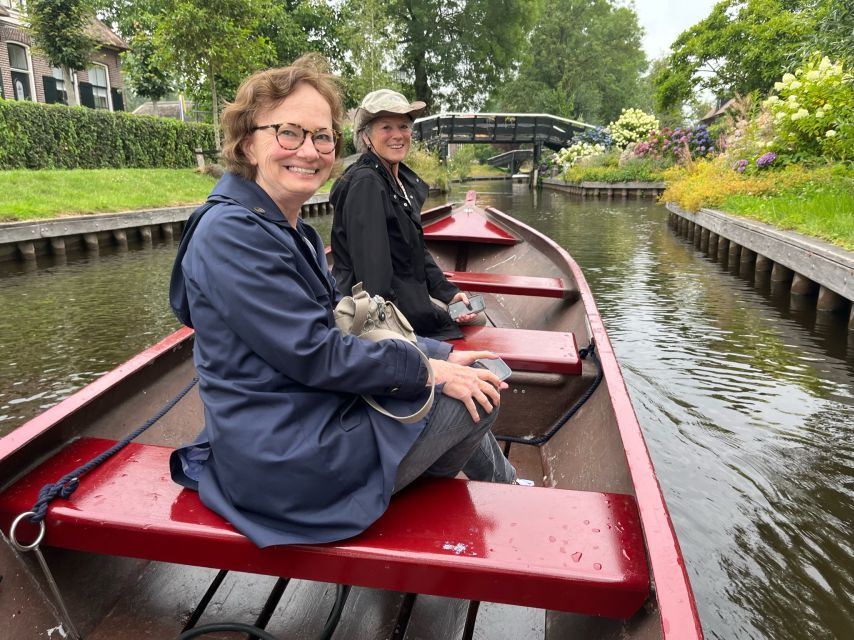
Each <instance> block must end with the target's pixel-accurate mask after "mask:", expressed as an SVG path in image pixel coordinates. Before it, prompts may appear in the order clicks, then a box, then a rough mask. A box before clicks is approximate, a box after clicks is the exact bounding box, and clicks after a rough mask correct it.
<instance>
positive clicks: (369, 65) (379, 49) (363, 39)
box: [341, 0, 407, 105]
mask: <svg viewBox="0 0 854 640" xmlns="http://www.w3.org/2000/svg"><path fill="white" fill-rule="evenodd" d="M341 21H342V22H343V23H345V24H347V25H348V28H347V33H346V34H345V35H344V41H345V45H346V47H347V50H348V53H349V56H348V58H349V61H350V66H349V67H348V68H347V69H346V70H345V76H346V93H347V103H348V104H351V105H356V104H358V103H359V101H360V100H361V99H362V97H363V96H364V95H365V94H367V93H369V92H371V91H374V90H376V89H395V90H397V91H402V92H403V93H406V92H407V88H406V87H403V86H402V85H401V82H400V79H401V78H400V73H399V71H398V69H399V68H400V64H401V62H400V55H399V52H398V50H397V49H398V47H397V43H398V42H399V41H400V39H401V37H402V36H401V34H400V33H399V28H398V25H397V24H396V23H395V22H393V21H392V20H391V19H390V18H389V15H388V11H387V8H386V2H385V0H361V2H358V3H356V2H351V3H349V4H347V5H345V6H344V8H343V10H342V15H341Z"/></svg>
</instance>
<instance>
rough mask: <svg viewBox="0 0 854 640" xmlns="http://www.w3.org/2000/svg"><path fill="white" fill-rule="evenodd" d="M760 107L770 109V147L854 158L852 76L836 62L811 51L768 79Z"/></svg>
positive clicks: (802, 154) (795, 153) (796, 153)
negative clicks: (770, 84)
mask: <svg viewBox="0 0 854 640" xmlns="http://www.w3.org/2000/svg"><path fill="white" fill-rule="evenodd" d="M774 89H775V91H776V92H777V93H776V95H772V96H771V97H769V98H768V99H767V100H766V101H765V102H764V106H765V108H766V109H767V110H768V112H769V113H770V114H771V117H772V121H773V123H774V130H775V133H776V139H775V141H774V146H775V148H776V149H777V150H778V151H780V152H782V153H785V154H787V155H791V156H794V157H795V159H797V158H798V157H808V156H819V157H826V158H832V159H843V160H845V159H851V158H852V157H854V78H852V76H851V74H850V73H848V72H847V71H846V70H845V69H844V68H843V65H842V62H836V63H833V62H831V61H830V59H829V58H827V57H826V56H825V57H822V56H821V54H815V55H813V56H812V57H811V58H809V59H807V60H806V61H805V62H804V64H803V66H801V67H800V68H799V69H797V70H796V71H795V73H793V74H792V73H787V74H785V75H784V76H783V80H782V81H781V82H775V83H774Z"/></svg>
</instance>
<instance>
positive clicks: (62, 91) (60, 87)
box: [53, 67, 68, 104]
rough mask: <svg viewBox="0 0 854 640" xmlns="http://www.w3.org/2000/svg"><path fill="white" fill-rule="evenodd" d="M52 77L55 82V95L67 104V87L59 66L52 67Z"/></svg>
mask: <svg viewBox="0 0 854 640" xmlns="http://www.w3.org/2000/svg"><path fill="white" fill-rule="evenodd" d="M53 79H54V82H55V83H56V84H55V86H56V97H57V100H58V101H59V102H61V103H62V104H68V89H67V87H66V86H65V75H64V74H63V73H62V69H60V68H59V67H54V68H53Z"/></svg>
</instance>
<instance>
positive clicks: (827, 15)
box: [802, 0, 854, 65]
mask: <svg viewBox="0 0 854 640" xmlns="http://www.w3.org/2000/svg"><path fill="white" fill-rule="evenodd" d="M811 10H812V11H813V12H814V13H815V24H816V29H815V31H813V32H812V33H811V34H810V35H809V36H808V39H807V42H806V45H805V47H804V49H803V51H802V54H803V57H808V56H809V55H810V54H812V53H813V52H815V51H821V52H822V53H824V54H826V55H829V56H830V57H831V58H842V59H844V60H845V61H847V62H848V64H849V65H852V64H854V3H853V2H851V0H814V2H813V3H812V4H811Z"/></svg>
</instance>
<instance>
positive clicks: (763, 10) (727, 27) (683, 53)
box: [653, 0, 816, 110]
mask: <svg viewBox="0 0 854 640" xmlns="http://www.w3.org/2000/svg"><path fill="white" fill-rule="evenodd" d="M810 4H812V2H810V0H721V2H718V3H717V4H716V5H715V6H714V8H713V9H712V11H711V13H710V14H709V15H708V16H707V17H706V18H704V19H703V20H701V21H700V22H698V23H697V24H695V25H694V26H692V27H691V28H690V29H687V30H686V31H683V32H682V33H681V34H680V35H679V37H678V38H677V39H676V40H675V41H674V43H673V45H672V46H671V50H672V53H671V55H670V56H669V58H668V61H667V62H668V64H667V66H666V67H664V68H662V69H660V70H659V71H658V73H657V75H656V76H655V77H654V79H653V83H654V86H655V101H656V105H657V107H658V108H659V109H661V110H667V109H672V108H673V107H678V106H680V105H681V104H682V103H684V102H685V101H687V100H688V99H689V98H690V97H691V95H692V94H693V93H694V92H697V91H699V90H703V89H708V90H711V91H712V92H714V93H716V94H719V95H735V94H739V95H746V94H748V93H750V92H751V91H754V90H761V91H766V90H768V89H769V88H770V87H771V86H773V84H774V81H775V80H776V79H777V78H778V77H779V75H780V72H781V70H784V69H787V68H790V67H791V66H792V64H793V63H794V62H795V61H796V60H797V59H798V58H799V56H798V51H799V50H800V49H801V47H802V46H803V44H804V42H805V38H806V36H805V34H808V33H810V32H812V31H814V30H815V26H816V20H815V18H816V13H815V11H812V10H811V7H810Z"/></svg>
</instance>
